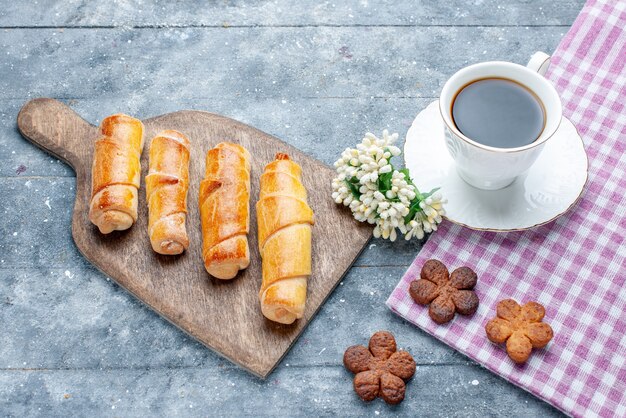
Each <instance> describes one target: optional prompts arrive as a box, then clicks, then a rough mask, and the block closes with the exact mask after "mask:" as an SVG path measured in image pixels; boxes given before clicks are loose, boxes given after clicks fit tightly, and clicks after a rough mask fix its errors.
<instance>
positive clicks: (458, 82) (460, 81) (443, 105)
mask: <svg viewBox="0 0 626 418" xmlns="http://www.w3.org/2000/svg"><path fill="white" fill-rule="evenodd" d="M549 58H550V57H549V56H548V55H546V54H544V53H543V52H538V53H536V54H534V55H533V57H532V58H531V60H530V62H529V63H528V65H527V66H526V67H524V66H522V65H518V64H513V63H510V62H502V61H490V62H483V63H479V64H474V65H470V66H469V67H465V68H463V69H461V70H459V71H458V72H457V73H455V74H454V75H453V76H452V77H450V79H449V80H448V81H447V82H446V84H445V85H444V86H443V90H442V91H441V96H440V98H439V110H440V112H441V116H442V117H443V121H444V124H445V137H446V145H447V147H448V151H449V152H450V154H451V155H452V158H453V159H454V161H455V163H456V167H457V171H458V173H459V175H460V176H461V178H462V179H463V180H465V181H466V182H467V183H469V184H470V185H472V186H474V187H477V188H479V189H485V190H497V189H501V188H504V187H506V186H508V185H509V184H511V183H512V182H513V181H514V180H515V179H516V178H517V177H518V176H519V175H520V174H522V173H524V172H525V171H526V170H528V169H529V168H530V166H531V165H532V164H533V163H534V162H535V160H536V159H537V157H538V156H539V154H540V153H541V151H542V150H543V148H544V146H545V144H546V142H547V141H548V140H549V139H550V137H552V136H553V135H554V133H555V132H556V130H557V129H558V127H559V125H560V123H561V117H562V113H563V111H562V107H561V100H560V98H559V95H558V93H557V92H556V90H555V89H554V87H553V86H552V84H551V83H550V82H549V81H548V80H546V79H545V78H544V77H543V74H544V73H545V70H546V69H547V66H548V64H549Z"/></svg>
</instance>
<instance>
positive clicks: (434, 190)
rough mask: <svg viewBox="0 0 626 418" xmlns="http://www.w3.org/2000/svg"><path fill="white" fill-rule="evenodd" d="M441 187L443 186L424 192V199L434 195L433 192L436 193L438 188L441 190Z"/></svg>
mask: <svg viewBox="0 0 626 418" xmlns="http://www.w3.org/2000/svg"><path fill="white" fill-rule="evenodd" d="M439 189H441V187H435V188H434V189H432V190H431V191H430V192H428V193H424V194H423V195H422V199H428V198H429V197H430V196H432V195H433V194H435V192H436V191H437V190H439Z"/></svg>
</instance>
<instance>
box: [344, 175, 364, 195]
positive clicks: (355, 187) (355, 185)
mask: <svg viewBox="0 0 626 418" xmlns="http://www.w3.org/2000/svg"><path fill="white" fill-rule="evenodd" d="M344 181H345V182H346V185H347V186H348V188H349V189H350V192H351V193H352V196H354V198H355V199H357V200H358V199H359V197H361V192H360V191H359V179H357V178H356V177H352V178H351V179H350V180H348V179H345V180H344Z"/></svg>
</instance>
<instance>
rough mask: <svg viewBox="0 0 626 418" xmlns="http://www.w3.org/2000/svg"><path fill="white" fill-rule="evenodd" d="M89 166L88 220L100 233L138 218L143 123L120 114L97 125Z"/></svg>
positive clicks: (125, 225) (123, 225) (122, 226)
mask: <svg viewBox="0 0 626 418" xmlns="http://www.w3.org/2000/svg"><path fill="white" fill-rule="evenodd" d="M100 132H101V135H102V136H101V137H100V138H99V139H98V140H96V143H95V150H94V156H93V164H92V167H91V202H90V207H89V220H90V221H91V222H92V223H93V224H94V225H96V226H97V227H98V229H99V230H100V232H102V233H103V234H108V233H110V232H112V231H123V230H125V229H128V228H130V227H131V226H132V225H133V223H135V221H136V220H137V201H138V198H137V191H138V190H139V182H140V178H141V163H140V161H139V160H140V158H141V151H142V149H143V123H141V121H140V120H138V119H135V118H132V117H130V116H127V115H123V114H116V115H112V116H109V117H107V118H105V119H104V120H103V121H102V123H101V124H100Z"/></svg>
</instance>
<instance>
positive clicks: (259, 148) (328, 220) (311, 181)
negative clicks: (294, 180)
mask: <svg viewBox="0 0 626 418" xmlns="http://www.w3.org/2000/svg"><path fill="white" fill-rule="evenodd" d="M110 113H111V114H113V113H116V109H111V112H110ZM143 123H144V124H145V128H146V131H145V147H144V152H143V154H142V158H141V167H142V184H141V190H140V191H139V219H138V220H137V223H136V224H135V225H134V226H133V227H132V228H131V229H130V230H127V231H123V232H114V233H111V234H109V235H102V234H100V233H99V232H98V230H97V228H96V227H95V226H93V225H92V224H91V223H90V222H89V220H88V217H87V215H88V209H89V200H90V192H91V162H92V156H93V149H94V141H95V140H96V139H97V138H98V135H99V134H98V128H97V127H96V126H93V125H91V124H90V123H88V122H86V121H85V120H83V119H82V118H81V117H80V116H78V115H77V114H76V113H75V112H74V111H73V110H71V109H70V108H69V107H67V106H66V105H64V104H63V103H61V102H59V101H57V100H53V99H46V98H41V99H35V100H32V101H30V102H28V103H26V104H25V105H24V107H22V109H21V111H20V113H19V115H18V118H17V125H18V128H19V130H20V132H21V133H22V135H23V136H24V137H26V138H27V139H28V140H30V141H32V142H33V143H35V144H36V145H38V146H39V147H41V148H43V149H44V150H46V151H48V152H50V153H52V154H54V155H55V156H57V157H59V158H61V159H62V160H64V161H65V162H67V163H68V164H69V165H70V166H72V168H73V169H74V170H75V171H76V201H75V203H74V213H73V216H72V236H73V237H74V242H75V243H76V245H77V247H78V249H79V250H80V252H81V253H82V254H83V255H84V256H85V257H86V258H87V259H88V260H89V261H91V262H92V263H93V264H94V265H96V266H97V267H98V268H99V269H100V270H102V271H103V272H104V273H105V274H106V275H108V276H110V277H111V278H112V279H113V280H115V281H116V282H117V283H118V284H119V285H120V286H122V287H123V288H125V289H126V290H128V291H129V292H130V293H132V294H133V295H135V297H137V298H138V299H140V300H141V301H143V302H144V303H146V304H147V305H148V306H149V307H151V308H152V309H154V310H155V311H156V312H158V313H159V314H160V315H162V316H163V317H164V318H166V319H167V320H168V321H170V322H172V323H173V324H175V325H176V326H178V327H179V328H181V329H182V330H184V331H185V332H187V333H188V334H189V335H191V336H193V337H194V338H196V339H197V340H198V341H200V342H201V343H203V344H204V345H206V346H207V347H209V348H211V349H213V350H215V351H217V352H218V353H220V354H222V355H223V356H225V357H226V358H228V359H230V360H231V361H233V362H234V363H237V364H239V365H241V366H242V367H244V368H246V369H248V370H249V371H251V372H252V373H254V374H256V375H258V376H260V377H263V378H265V377H267V375H268V374H269V373H270V372H271V371H272V369H273V368H274V367H275V366H276V365H277V364H278V362H279V361H280V359H281V358H282V357H283V356H284V355H285V353H286V352H287V351H288V350H289V348H290V347H291V345H292V344H293V343H294V341H295V340H296V339H297V338H298V336H299V335H300V333H301V332H302V331H303V330H304V328H305V327H306V326H307V324H308V323H309V321H310V320H311V318H313V316H314V315H315V313H316V312H317V310H318V309H319V308H320V306H321V305H322V303H323V302H324V301H325V300H326V298H327V297H328V295H329V294H330V293H331V292H332V290H333V289H334V288H335V286H336V285H337V283H339V281H340V280H341V278H342V277H343V276H344V274H345V273H346V271H347V270H348V268H349V267H350V266H351V265H352V263H353V262H354V260H355V259H356V257H357V256H358V255H359V253H360V252H361V250H362V249H363V247H364V246H365V244H367V242H368V241H369V239H370V237H371V233H372V228H371V227H369V226H367V225H362V224H358V223H357V222H356V221H354V219H352V216H351V215H350V213H349V211H348V210H346V208H343V207H340V206H337V205H336V204H335V203H334V202H333V200H332V199H331V197H330V183H331V180H332V178H333V175H334V170H332V169H331V168H330V167H328V166H326V165H324V164H323V163H321V162H319V161H317V160H315V159H313V158H311V157H309V156H307V155H306V154H304V153H302V152H300V151H298V150H297V149H295V148H293V147H292V146H290V145H287V144H286V143H284V142H282V141H281V140H279V139H277V138H274V137H273V136H271V135H268V134H266V133H264V132H261V131H259V130H257V129H255V128H253V127H250V126H247V125H245V124H243V123H240V122H237V121H235V120H232V119H229V118H227V117H224V116H219V115H216V114H213V113H208V112H201V111H191V110H183V111H180V112H175V113H169V114H167V115H162V116H157V117H154V118H151V119H147V120H144V121H143ZM164 129H176V130H179V131H181V132H183V133H185V134H186V135H187V136H188V137H189V139H190V141H191V159H190V168H189V169H190V177H191V181H190V183H191V184H190V188H189V197H188V218H187V228H188V233H189V239H190V246H189V249H188V250H187V251H186V252H185V253H184V254H182V255H180V256H162V255H158V254H156V253H154V252H153V251H152V249H151V247H150V242H149V239H148V234H147V222H148V208H147V206H146V200H145V188H144V184H143V177H145V174H146V173H147V171H148V149H149V146H150V141H151V139H152V137H154V135H155V134H157V133H158V132H159V131H161V130H164ZM221 141H231V142H235V143H239V144H241V145H243V146H244V147H246V148H247V149H248V150H249V151H250V153H251V155H252V176H251V178H252V194H251V202H250V207H251V223H250V235H249V240H250V259H251V260H250V266H249V267H248V269H247V270H245V271H244V272H242V273H240V274H239V276H237V278H235V279H234V280H232V281H227V282H221V281H218V280H216V279H214V278H212V277H210V276H209V275H208V274H207V273H206V271H205V270H204V266H203V262H202V257H201V246H202V244H201V243H202V241H201V232H200V216H199V211H198V186H199V184H200V180H201V178H202V176H203V174H204V165H205V163H204V160H205V156H206V152H207V151H208V150H209V149H210V148H212V147H213V146H215V145H216V144H217V143H219V142H221ZM277 152H284V153H287V154H289V155H290V156H291V158H292V159H293V160H294V161H296V162H297V163H299V164H300V165H301V166H302V172H303V183H304V185H305V187H306V188H307V190H308V192H309V204H310V206H311V207H312V208H313V211H314V212H315V226H314V227H313V260H312V262H313V273H312V275H311V278H310V279H309V283H308V296H307V304H306V311H305V314H304V318H303V319H301V320H299V321H297V322H296V323H295V324H292V325H288V326H286V325H280V324H276V323H274V322H271V321H269V320H267V319H265V318H264V317H263V315H262V314H261V310H260V304H259V298H258V291H259V288H260V286H261V258H260V256H259V250H258V244H257V234H256V214H255V211H254V205H255V203H256V201H257V199H258V195H259V176H260V175H261V173H262V172H263V168H264V166H265V164H267V163H268V162H270V161H272V160H273V158H274V155H275V154H276V153H277ZM68 292H71V289H68ZM68 320H71V318H68Z"/></svg>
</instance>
